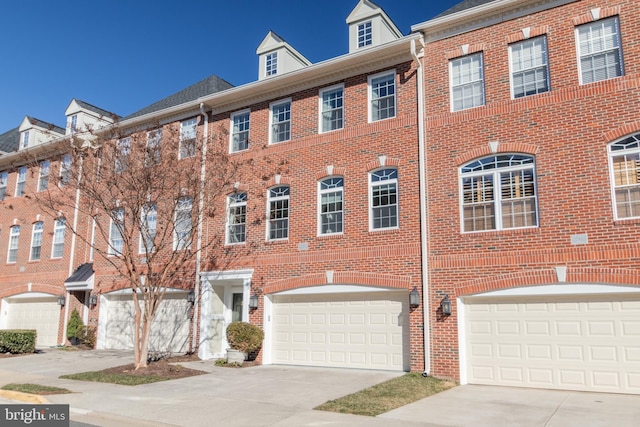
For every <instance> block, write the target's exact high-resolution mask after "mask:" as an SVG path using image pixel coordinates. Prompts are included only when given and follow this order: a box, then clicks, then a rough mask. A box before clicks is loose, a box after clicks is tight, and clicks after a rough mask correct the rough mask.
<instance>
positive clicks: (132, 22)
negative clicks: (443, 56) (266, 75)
mask: <svg viewBox="0 0 640 427" xmlns="http://www.w3.org/2000/svg"><path fill="white" fill-rule="evenodd" d="M374 2H375V3H376V4H378V5H379V6H380V7H382V8H383V9H384V10H385V12H386V13H387V14H388V15H389V16H390V17H391V19H393V21H394V22H395V24H396V25H397V26H398V28H399V29H400V30H401V31H402V32H403V34H408V33H409V32H410V28H411V25H413V24H417V23H419V22H423V21H426V20H428V19H430V18H432V17H434V16H435V15H437V14H438V13H440V12H442V11H444V10H446V9H448V8H449V7H451V6H452V5H454V4H456V3H458V2H459V0H443V1H438V2H430V1H425V0H374ZM357 3H358V1H357V0H271V1H268V2H267V1H255V0H235V1H233V0H232V1H221V0H209V1H203V0H199V1H192V0H183V1H175V0H174V1H167V0H156V1H151V0H110V1H106V0H90V1H86V0H82V1H79V0H29V1H23V0H19V1H15V0H14V1H5V2H3V4H2V6H1V9H0V54H1V55H2V56H1V57H2V60H1V61H0V64H1V66H0V133H3V132H5V131H7V130H10V129H12V128H14V127H17V126H19V125H20V122H21V121H22V119H23V118H24V116H25V115H30V116H33V117H36V118H38V119H41V120H44V121H47V122H52V123H54V124H57V125H59V126H64V124H65V116H64V110H65V109H66V107H67V106H68V104H69V102H70V101H71V99H73V98H78V99H81V100H83V101H86V102H88V103H90V104H93V105H96V106H97V107H100V108H104V109H105V110H108V111H111V112H114V113H116V114H119V115H122V116H125V115H128V114H130V113H132V112H134V111H137V110H139V109H141V108H143V107H145V106H147V105H149V104H151V103H153V102H155V101H157V100H159V99H162V98H164V97H165V96H168V95H170V94H172V93H175V92H177V91H179V90H181V89H183V88H185V87H187V86H189V85H191V84H193V83H195V82H197V81H199V80H202V79H203V78H205V77H208V76H210V75H211V74H216V75H218V76H219V77H221V78H223V79H225V80H227V81H228V82H230V83H232V84H234V85H242V84H245V83H249V82H252V81H255V80H256V79H257V75H258V57H257V55H256V53H255V52H256V48H257V47H258V45H259V44H260V42H261V41H262V39H263V38H264V37H265V36H266V34H267V33H268V32H269V30H273V31H274V32H276V33H277V34H278V35H279V36H281V37H282V38H284V39H285V40H286V41H287V42H288V43H289V44H291V45H292V46H293V47H294V48H295V49H296V50H298V51H299V52H300V53H302V54H303V55H304V56H306V57H307V59H309V60H310V61H311V62H314V63H315V62H319V61H323V60H325V59H329V58H332V57H335V56H339V55H342V54H344V53H347V51H348V38H347V36H348V33H347V25H346V23H345V19H346V17H347V16H348V15H349V13H350V12H351V10H352V9H353V8H354V7H355V5H356V4H357Z"/></svg>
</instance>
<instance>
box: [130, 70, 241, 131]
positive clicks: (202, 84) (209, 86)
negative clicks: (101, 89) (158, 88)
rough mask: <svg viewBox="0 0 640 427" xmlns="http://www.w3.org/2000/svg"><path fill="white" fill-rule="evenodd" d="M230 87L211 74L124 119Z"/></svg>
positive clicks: (230, 85)
mask: <svg viewBox="0 0 640 427" xmlns="http://www.w3.org/2000/svg"><path fill="white" fill-rule="evenodd" d="M232 87H233V85H232V84H231V83H229V82H227V81H225V80H223V79H221V78H220V77H218V76H215V75H212V76H209V77H207V78H206V79H204V80H201V81H199V82H198V83H196V84H193V85H191V86H189V87H188V88H186V89H183V90H181V91H180V92H176V93H174V94H173V95H170V96H168V97H166V98H164V99H161V100H160V101H158V102H155V103H153V104H151V105H149V106H148V107H145V108H143V109H142V110H139V111H136V112H135V113H133V114H130V115H128V116H126V117H125V118H124V120H127V119H131V118H133V117H138V116H143V115H145V114H149V113H153V112H156V111H160V110H164V109H165V108H169V107H173V106H176V105H180V104H184V103H185V102H190V101H194V100H196V99H198V98H200V97H201V96H206V95H211V94H212V93H216V92H221V91H223V90H226V89H230V88H232Z"/></svg>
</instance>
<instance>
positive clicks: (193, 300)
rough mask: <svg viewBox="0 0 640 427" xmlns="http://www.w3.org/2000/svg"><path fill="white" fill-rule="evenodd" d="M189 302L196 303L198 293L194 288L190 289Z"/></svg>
mask: <svg viewBox="0 0 640 427" xmlns="http://www.w3.org/2000/svg"><path fill="white" fill-rule="evenodd" d="M187 302H190V303H191V304H192V305H193V304H195V303H196V293H195V292H193V290H190V291H189V293H188V294H187Z"/></svg>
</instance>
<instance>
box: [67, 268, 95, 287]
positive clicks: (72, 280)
mask: <svg viewBox="0 0 640 427" xmlns="http://www.w3.org/2000/svg"><path fill="white" fill-rule="evenodd" d="M94 277H95V272H94V271H93V263H92V262H89V263H86V264H82V265H80V266H79V267H78V268H76V271H74V272H73V274H72V275H71V276H69V278H68V279H67V280H65V281H64V287H65V288H66V289H67V290H69V291H90V290H92V289H93V281H94V280H93V279H94Z"/></svg>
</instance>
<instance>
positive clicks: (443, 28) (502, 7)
mask: <svg viewBox="0 0 640 427" xmlns="http://www.w3.org/2000/svg"><path fill="white" fill-rule="evenodd" d="M576 1H578V0H546V1H540V0H488V1H487V0H465V1H463V2H461V3H458V4H457V5H455V6H454V7H452V8H450V9H447V10H445V11H444V12H442V13H441V14H439V15H437V16H436V17H435V18H433V19H430V20H428V21H425V22H422V23H419V24H415V25H412V26H411V32H413V33H416V32H421V33H423V34H424V35H425V39H426V40H427V41H433V40H438V39H442V38H445V37H451V36H454V35H457V34H463V33H465V32H468V31H472V30H476V29H479V28H484V27H488V26H491V25H495V24H497V23H500V22H504V21H508V20H512V19H515V18H518V17H522V16H525V15H529V14H531V13H535V12H538V11H542V10H547V9H551V8H554V7H558V6H562V5H565V4H569V3H574V2H576Z"/></svg>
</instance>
